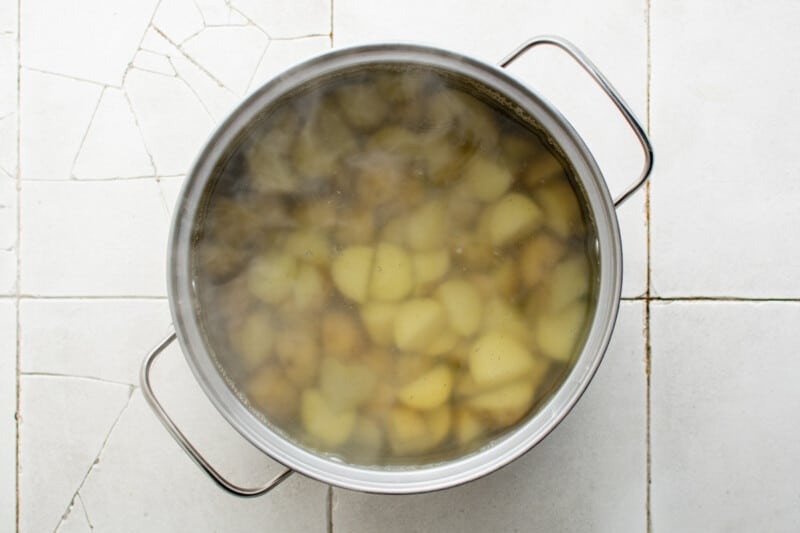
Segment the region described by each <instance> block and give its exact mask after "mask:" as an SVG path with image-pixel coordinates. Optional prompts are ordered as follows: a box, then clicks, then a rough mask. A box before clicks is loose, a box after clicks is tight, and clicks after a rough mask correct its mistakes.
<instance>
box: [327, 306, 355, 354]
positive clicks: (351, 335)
mask: <svg viewBox="0 0 800 533" xmlns="http://www.w3.org/2000/svg"><path fill="white" fill-rule="evenodd" d="M320 330H321V332H322V350H323V352H324V353H325V355H330V356H332V357H336V358H338V359H341V360H343V361H351V360H354V359H355V358H356V357H357V356H358V354H359V353H361V350H362V349H363V348H364V344H365V339H364V334H363V333H362V331H361V328H360V327H359V325H358V321H357V320H356V319H355V318H354V317H353V316H352V315H351V314H349V313H346V312H344V311H335V310H334V311H328V312H327V313H325V314H324V315H323V316H322V325H321V328H320Z"/></svg>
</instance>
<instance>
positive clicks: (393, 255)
mask: <svg viewBox="0 0 800 533" xmlns="http://www.w3.org/2000/svg"><path fill="white" fill-rule="evenodd" d="M413 286H414V277H413V272H412V266H411V258H410V257H409V256H408V253H407V252H406V251H405V250H403V249H402V248H400V247H399V246H397V245H394V244H390V243H386V242H383V243H380V244H379V245H378V246H377V248H376V249H375V259H374V261H373V265H372V277H371V279H370V285H369V295H370V296H371V297H372V298H374V299H375V300H378V301H384V302H395V301H397V300H401V299H403V298H405V297H406V296H408V294H409V293H410V292H411V289H412V287H413Z"/></svg>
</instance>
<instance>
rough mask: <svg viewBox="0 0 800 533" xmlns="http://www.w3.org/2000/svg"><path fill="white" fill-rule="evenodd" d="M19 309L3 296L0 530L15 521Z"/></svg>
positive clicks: (0, 331) (0, 313) (0, 305)
mask: <svg viewBox="0 0 800 533" xmlns="http://www.w3.org/2000/svg"><path fill="white" fill-rule="evenodd" d="M16 376H17V308H16V302H14V300H11V299H7V298H3V299H0V531H13V530H14V527H15V523H16V513H17V510H16V502H15V498H14V493H15V491H16V481H15V476H16V474H15V473H16V464H17V460H16V459H17V457H16V456H17V427H16V422H15V420H14V414H15V413H16V411H17V379H16Z"/></svg>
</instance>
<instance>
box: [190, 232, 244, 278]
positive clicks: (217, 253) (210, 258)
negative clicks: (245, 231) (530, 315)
mask: <svg viewBox="0 0 800 533" xmlns="http://www.w3.org/2000/svg"><path fill="white" fill-rule="evenodd" d="M248 255H249V254H248V253H247V251H246V250H245V249H244V248H239V247H234V246H230V245H228V244H225V243H215V242H212V241H204V242H202V243H201V244H200V245H199V246H198V247H197V257H198V263H199V265H200V269H201V271H202V272H203V273H204V274H206V275H208V276H209V277H210V278H211V279H212V280H214V281H215V282H216V283H223V282H225V281H228V280H229V279H230V278H231V277H233V276H235V275H236V274H238V273H239V272H240V271H241V270H242V269H243V268H244V267H245V265H247V259H248Z"/></svg>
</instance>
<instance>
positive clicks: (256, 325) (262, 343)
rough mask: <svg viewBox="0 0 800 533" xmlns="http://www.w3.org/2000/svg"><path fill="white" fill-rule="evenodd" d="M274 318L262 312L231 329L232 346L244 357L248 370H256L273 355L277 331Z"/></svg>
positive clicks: (248, 316) (254, 313)
mask: <svg viewBox="0 0 800 533" xmlns="http://www.w3.org/2000/svg"><path fill="white" fill-rule="evenodd" d="M272 322H273V319H272V316H271V315H270V314H269V313H268V312H266V311H262V310H258V311H254V312H252V313H250V314H248V315H247V316H246V317H245V318H244V320H242V321H241V322H239V321H237V322H236V323H235V324H232V325H231V327H229V331H228V338H229V339H230V342H231V346H233V349H234V350H236V352H237V353H238V354H239V355H240V356H241V357H242V360H243V361H244V363H245V365H246V366H247V368H255V367H257V366H258V365H260V364H261V363H263V362H264V361H266V360H267V359H269V357H270V356H271V355H272V346H273V344H274V342H275V330H274V328H273V324H272Z"/></svg>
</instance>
